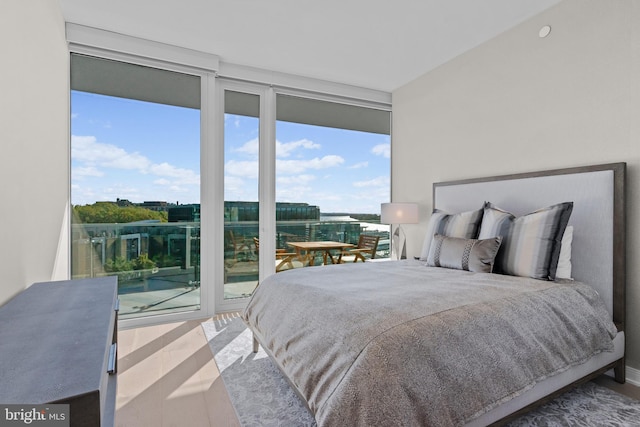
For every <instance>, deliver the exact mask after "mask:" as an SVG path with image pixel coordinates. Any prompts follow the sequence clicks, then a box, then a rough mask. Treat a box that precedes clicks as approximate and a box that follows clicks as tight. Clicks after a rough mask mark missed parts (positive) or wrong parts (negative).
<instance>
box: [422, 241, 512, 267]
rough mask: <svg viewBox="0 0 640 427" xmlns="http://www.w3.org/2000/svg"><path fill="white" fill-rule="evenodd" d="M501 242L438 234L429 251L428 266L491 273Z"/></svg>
mask: <svg viewBox="0 0 640 427" xmlns="http://www.w3.org/2000/svg"><path fill="white" fill-rule="evenodd" d="M501 241H502V237H492V238H490V239H484V240H478V239H461V238H458V237H445V236H442V235H440V234H436V235H435V236H433V241H432V243H431V249H429V259H428V260H427V265H428V266H430V267H444V268H453V269H456V270H466V271H472V272H477V273H491V272H492V271H493V264H494V260H495V258H496V254H497V253H498V249H499V248H500V242H501Z"/></svg>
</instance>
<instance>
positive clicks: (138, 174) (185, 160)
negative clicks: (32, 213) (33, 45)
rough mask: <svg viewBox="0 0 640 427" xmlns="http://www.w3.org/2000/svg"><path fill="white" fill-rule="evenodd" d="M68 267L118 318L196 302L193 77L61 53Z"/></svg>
mask: <svg viewBox="0 0 640 427" xmlns="http://www.w3.org/2000/svg"><path fill="white" fill-rule="evenodd" d="M71 61H72V62H71V66H72V68H71V78H72V81H71V86H72V92H71V117H72V120H71V134H72V136H71V184H72V186H71V203H72V220H71V221H72V224H71V227H72V236H71V256H72V258H71V260H72V261H71V275H72V278H87V277H99V276H103V275H116V276H118V293H119V298H120V316H121V317H123V318H130V317H138V316H146V315H150V314H158V313H169V312H176V311H193V310H198V309H199V308H200V303H201V302H200V218H201V214H202V213H201V210H200V81H199V80H200V78H199V77H197V76H193V75H188V74H182V73H176V72H174V71H168V70H161V69H156V68H151V67H146V66H140V65H134V64H128V63H124V62H117V61H111V60H106V59H98V58H94V57H89V56H82V55H75V54H74V55H72V58H71Z"/></svg>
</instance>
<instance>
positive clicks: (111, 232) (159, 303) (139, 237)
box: [71, 222, 200, 318]
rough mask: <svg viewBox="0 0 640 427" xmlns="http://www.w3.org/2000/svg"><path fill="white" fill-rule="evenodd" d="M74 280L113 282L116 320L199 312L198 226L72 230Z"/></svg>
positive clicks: (81, 226) (94, 226) (115, 226)
mask: <svg viewBox="0 0 640 427" xmlns="http://www.w3.org/2000/svg"><path fill="white" fill-rule="evenodd" d="M71 254H72V255H71V256H72V263H71V265H72V271H71V275H72V278H74V279H80V278H88V277H101V276H117V277H118V295H119V298H120V313H119V314H120V317H122V318H130V317H139V316H145V315H149V314H159V313H167V312H176V311H193V310H197V309H199V308H200V223H198V222H192V223H187V222H181V223H142V224H140V223H132V224H73V225H72V242H71Z"/></svg>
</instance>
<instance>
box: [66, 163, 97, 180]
mask: <svg viewBox="0 0 640 427" xmlns="http://www.w3.org/2000/svg"><path fill="white" fill-rule="evenodd" d="M87 176H104V172H102V171H100V170H98V169H96V168H95V167H93V166H86V167H74V168H73V169H72V170H71V177H72V178H73V179H83V178H84V177H87Z"/></svg>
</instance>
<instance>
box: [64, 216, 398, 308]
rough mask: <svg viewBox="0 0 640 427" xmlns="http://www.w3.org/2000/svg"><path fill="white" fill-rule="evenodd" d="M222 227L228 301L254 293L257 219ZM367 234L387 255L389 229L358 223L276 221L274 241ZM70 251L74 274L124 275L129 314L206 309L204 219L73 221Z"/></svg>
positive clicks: (121, 284) (351, 238)
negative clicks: (372, 235)
mask: <svg viewBox="0 0 640 427" xmlns="http://www.w3.org/2000/svg"><path fill="white" fill-rule="evenodd" d="M224 231H225V234H224V235H225V238H224V265H225V273H224V289H225V299H233V298H243V297H247V296H250V294H251V292H252V291H253V289H255V286H256V283H257V280H258V253H257V251H256V248H255V244H254V241H253V238H254V237H257V236H258V223H257V222H251V221H244V222H228V223H225V230H224ZM361 233H379V234H380V235H381V244H380V246H379V251H378V255H377V256H378V257H385V256H388V244H386V245H385V243H384V242H385V241H387V242H388V232H385V231H380V230H377V231H371V230H367V228H366V226H365V224H362V223H359V222H354V221H345V222H336V221H278V222H277V224H276V247H277V248H279V249H288V250H290V249H291V248H290V247H289V246H288V244H287V243H288V242H290V241H317V240H333V241H339V242H346V243H353V244H355V243H357V241H358V238H359V236H360V234H361ZM385 239H386V240H385ZM71 257H72V262H71V269H72V271H71V274H72V277H73V278H86V277H99V276H105V275H116V276H118V293H119V295H120V300H121V309H120V315H121V316H122V317H124V318H127V317H137V316H144V315H149V314H153V313H159V312H169V311H192V310H195V309H198V308H199V307H200V222H171V223H162V222H148V221H142V222H135V223H127V224H73V225H72V242H71ZM318 261H319V260H318ZM315 264H316V265H318V264H319V263H318V262H316V263H315Z"/></svg>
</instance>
